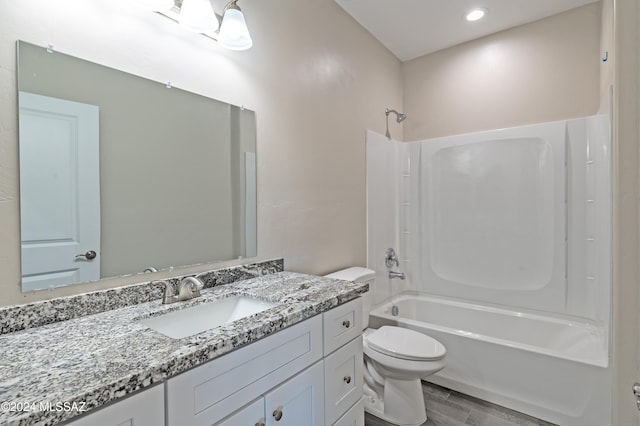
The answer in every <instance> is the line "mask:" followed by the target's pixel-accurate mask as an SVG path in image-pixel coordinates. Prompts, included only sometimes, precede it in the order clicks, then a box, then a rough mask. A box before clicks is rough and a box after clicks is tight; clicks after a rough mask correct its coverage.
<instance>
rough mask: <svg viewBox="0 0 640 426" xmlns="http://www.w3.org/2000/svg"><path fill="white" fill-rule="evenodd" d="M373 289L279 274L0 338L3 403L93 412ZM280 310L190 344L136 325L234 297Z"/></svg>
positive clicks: (20, 417)
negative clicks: (245, 297)
mask: <svg viewBox="0 0 640 426" xmlns="http://www.w3.org/2000/svg"><path fill="white" fill-rule="evenodd" d="M366 290H367V284H357V283H349V282H346V281H340V280H334V279H328V278H322V277H316V276H312V275H304V274H298V273H292V272H278V273H273V274H270V275H265V276H261V277H256V278H253V279H247V280H243V281H237V282H234V283H230V284H225V285H221V286H217V287H214V288H210V289H206V290H204V291H203V292H202V296H201V297H199V298H197V299H193V300H190V301H187V302H179V303H177V304H171V305H162V304H161V302H160V300H154V301H151V302H146V303H141V304H137V305H133V306H127V307H124V308H119V309H114V310H110V311H106V312H102V313H98V314H94V315H89V316H83V317H78V318H74V319H71V320H67V321H62V322H56V323H52V324H48V325H44V326H41V327H37V328H30V329H27V330H23V331H18V332H14V333H10V334H5V335H1V336H0V347H1V348H2V349H1V350H0V351H1V352H0V403H5V404H6V403H18V402H28V403H35V404H36V405H37V404H40V403H47V402H49V403H52V404H56V403H67V404H73V403H76V404H77V406H82V408H84V409H87V410H90V409H93V408H96V407H100V406H102V405H104V404H106V403H108V402H111V401H113V400H115V399H117V398H120V397H122V396H125V395H127V394H129V393H131V392H134V391H136V390H139V389H141V388H144V387H147V386H150V385H152V384H155V383H158V382H161V381H163V380H166V379H167V378H169V377H172V376H174V375H176V374H179V373H181V372H183V371H185V370H187V369H189V368H191V367H194V366H196V365H199V364H202V363H204V362H206V361H208V360H211V359H213V358H215V357H217V356H220V355H223V354H225V353H228V352H230V351H232V350H234V349H236V348H239V347H241V346H243V345H246V344H249V343H252V342H254V341H256V340H258V339H260V338H262V337H265V336H268V335H270V334H272V333H275V332H276V331H278V330H281V329H283V328H285V327H288V326H290V325H293V324H295V323H297V322H300V321H302V320H304V319H307V318H310V317H312V316H314V315H317V314H319V313H322V312H324V311H326V310H329V309H331V308H333V307H335V306H338V305H340V304H342V303H344V302H347V301H349V300H351V299H354V298H355V297H357V296H358V295H360V294H362V293H363V292H365V291H366ZM236 294H243V295H248V296H252V297H255V298H259V299H263V300H268V301H271V302H276V303H278V305H277V306H276V307H274V308H271V309H269V310H266V311H264V312H261V313H259V314H256V315H254V316H251V317H247V318H244V319H241V320H238V321H235V322H233V323H231V324H228V325H224V326H221V327H217V328H214V329H211V330H209V331H205V332H203V333H200V334H197V335H195V336H192V337H187V338H184V339H171V338H169V337H166V336H164V335H162V334H160V333H157V332H155V331H153V330H151V329H149V328H146V327H145V326H143V325H141V324H139V323H138V322H137V320H139V319H142V318H147V317H149V316H152V315H155V314H158V313H161V312H165V311H170V310H175V309H182V308H184V307H187V306H192V305H195V304H200V303H204V302H209V301H212V300H215V299H219V298H223V297H228V296H231V295H236ZM2 408H3V409H2V410H0V425H53V424H56V423H58V422H60V421H63V420H67V419H69V418H71V417H74V416H76V415H78V414H79V413H78V412H77V411H71V410H45V411H40V410H37V407H35V409H36V411H23V412H15V411H8V410H5V408H7V406H6V405H5V406H3V407H2Z"/></svg>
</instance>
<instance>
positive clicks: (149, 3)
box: [138, 0, 175, 12]
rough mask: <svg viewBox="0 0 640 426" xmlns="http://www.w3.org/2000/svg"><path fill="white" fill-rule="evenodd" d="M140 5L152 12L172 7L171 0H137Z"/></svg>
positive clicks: (172, 2)
mask: <svg viewBox="0 0 640 426" xmlns="http://www.w3.org/2000/svg"><path fill="white" fill-rule="evenodd" d="M138 3H139V4H140V6H142V7H143V8H145V9H148V10H151V11H154V12H164V11H167V10H169V9H171V8H172V7H173V5H174V4H175V3H174V1H173V0H138Z"/></svg>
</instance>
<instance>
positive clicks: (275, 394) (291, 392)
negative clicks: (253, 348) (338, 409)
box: [265, 361, 324, 426]
mask: <svg viewBox="0 0 640 426" xmlns="http://www.w3.org/2000/svg"><path fill="white" fill-rule="evenodd" d="M323 375H324V368H323V362H322V361H320V362H317V363H315V364H314V365H313V366H311V367H309V368H308V369H307V370H305V371H303V372H302V373H300V374H298V375H297V376H295V377H293V378H291V379H289V380H288V381H286V382H285V383H283V384H281V385H280V386H278V387H277V388H275V389H273V390H272V391H271V392H269V393H268V394H266V395H265V410H266V412H265V415H266V418H267V422H266V423H267V426H323V425H324V379H323Z"/></svg>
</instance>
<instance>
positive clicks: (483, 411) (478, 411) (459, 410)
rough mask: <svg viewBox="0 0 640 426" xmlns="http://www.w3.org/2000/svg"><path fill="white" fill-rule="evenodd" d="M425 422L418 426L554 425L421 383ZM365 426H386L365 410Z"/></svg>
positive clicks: (440, 387)
mask: <svg viewBox="0 0 640 426" xmlns="http://www.w3.org/2000/svg"><path fill="white" fill-rule="evenodd" d="M422 391H423V393H424V401H425V405H426V407H427V421H426V422H425V423H423V424H422V426H470V425H473V426H555V425H553V424H552V423H548V422H545V421H543V420H540V419H536V418H535V417H531V416H528V415H526V414H522V413H519V412H517V411H513V410H510V409H508V408H505V407H501V406H499V405H495V404H491V403H490V402H486V401H483V400H481V399H477V398H474V397H472V396H469V395H465V394H462V393H460V392H456V391H453V390H450V389H447V388H443V387H442V386H438V385H434V384H432V383H427V382H422ZM364 423H365V426H390V425H391V423H387V422H385V421H383V420H380V419H379V418H377V417H374V416H372V415H370V414H369V413H365V420H364Z"/></svg>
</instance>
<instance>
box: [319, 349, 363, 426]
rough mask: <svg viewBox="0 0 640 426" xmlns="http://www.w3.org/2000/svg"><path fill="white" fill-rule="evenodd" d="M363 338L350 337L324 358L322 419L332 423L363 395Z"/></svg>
mask: <svg viewBox="0 0 640 426" xmlns="http://www.w3.org/2000/svg"><path fill="white" fill-rule="evenodd" d="M362 369H363V362H362V338H361V337H358V338H356V339H353V340H352V341H351V342H349V343H348V344H346V345H344V346H343V347H341V348H340V349H338V350H337V351H335V352H334V353H332V354H331V355H329V356H328V357H327V358H325V361H324V371H325V373H324V374H325V376H324V386H325V388H324V395H325V407H326V412H325V418H326V421H327V424H329V425H330V424H333V422H335V421H336V420H338V418H339V417H340V416H342V415H343V414H344V413H345V412H346V411H347V410H348V409H349V407H351V406H352V405H353V404H355V403H356V402H357V401H358V400H359V399H361V398H362V389H363V386H364V378H363V375H362Z"/></svg>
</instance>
